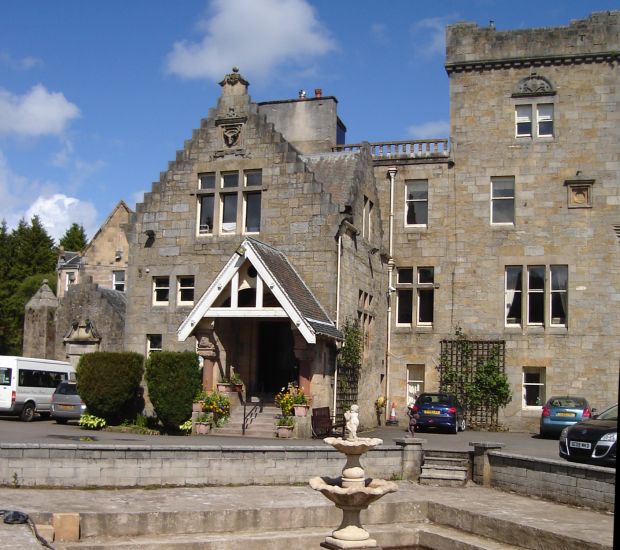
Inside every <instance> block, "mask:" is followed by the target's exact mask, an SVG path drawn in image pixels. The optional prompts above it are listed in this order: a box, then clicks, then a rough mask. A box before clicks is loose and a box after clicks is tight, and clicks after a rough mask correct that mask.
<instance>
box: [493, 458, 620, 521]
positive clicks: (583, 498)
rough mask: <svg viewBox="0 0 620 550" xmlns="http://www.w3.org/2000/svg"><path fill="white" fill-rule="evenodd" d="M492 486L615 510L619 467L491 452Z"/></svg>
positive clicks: (599, 508) (567, 502) (585, 505)
mask: <svg viewBox="0 0 620 550" xmlns="http://www.w3.org/2000/svg"><path fill="white" fill-rule="evenodd" d="M488 458H489V464H490V467H491V487H494V488H498V489H504V490H508V491H514V492H515V493H519V494H522V495H527V496H535V497H541V498H544V499H547V500H554V501H557V502H562V503H564V504H574V505H576V506H584V507H586V508H593V509H597V510H607V511H610V512H613V511H614V506H615V492H616V471H615V470H614V469H611V468H601V467H598V466H587V465H582V464H574V463H570V462H560V461H559V460H545V459H541V458H539V459H534V458H528V457H524V456H519V455H511V454H508V453H500V452H490V453H489V454H488Z"/></svg>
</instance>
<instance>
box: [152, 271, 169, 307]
mask: <svg viewBox="0 0 620 550" xmlns="http://www.w3.org/2000/svg"><path fill="white" fill-rule="evenodd" d="M164 281H165V284H163V283H164ZM163 290H167V291H168V294H167V295H168V298H167V299H166V300H158V299H157V296H158V294H159V292H160V291H163ZM169 303H170V277H167V276H154V277H153V305H154V306H167V305H168V304H169Z"/></svg>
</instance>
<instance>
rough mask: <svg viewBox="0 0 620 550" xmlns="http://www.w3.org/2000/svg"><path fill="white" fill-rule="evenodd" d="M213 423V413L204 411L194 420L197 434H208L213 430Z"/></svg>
mask: <svg viewBox="0 0 620 550" xmlns="http://www.w3.org/2000/svg"><path fill="white" fill-rule="evenodd" d="M212 423H213V414H212V413H202V414H201V415H199V416H198V417H197V418H196V420H194V433H196V435H207V434H208V433H209V432H210V431H211V424H212Z"/></svg>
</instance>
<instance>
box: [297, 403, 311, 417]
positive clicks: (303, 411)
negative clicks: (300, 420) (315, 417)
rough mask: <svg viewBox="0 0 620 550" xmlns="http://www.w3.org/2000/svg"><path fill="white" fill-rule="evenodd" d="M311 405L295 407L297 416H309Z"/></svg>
mask: <svg viewBox="0 0 620 550" xmlns="http://www.w3.org/2000/svg"><path fill="white" fill-rule="evenodd" d="M309 408H310V405H293V410H294V411H295V416H308V409H309Z"/></svg>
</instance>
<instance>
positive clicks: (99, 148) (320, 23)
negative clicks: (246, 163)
mask: <svg viewBox="0 0 620 550" xmlns="http://www.w3.org/2000/svg"><path fill="white" fill-rule="evenodd" d="M516 6H517V4H515V3H514V2H509V1H491V0H469V1H465V0H462V1H457V0H443V1H442V2H423V1H414V0H390V1H389V2H376V1H370V0H210V1H206V0H183V1H182V2H178V1H177V2H175V1H172V0H89V1H84V0H56V1H55V2H52V1H49V0H5V1H3V2H0V22H1V23H0V219H4V220H6V221H7V223H8V225H9V228H13V227H15V225H16V224H17V222H18V221H19V219H20V218H22V217H25V218H26V219H30V218H31V217H32V215H34V214H38V215H39V216H40V217H41V219H42V221H43V223H44V225H45V226H46V228H47V229H48V231H49V233H50V234H51V235H52V236H53V237H55V238H56V239H58V238H60V237H61V236H62V234H63V233H64V231H65V230H66V228H67V227H68V226H69V225H70V224H71V223H72V222H77V223H80V224H82V225H84V227H85V229H86V230H87V233H88V235H89V237H90V236H92V235H93V233H94V232H95V231H96V229H97V228H98V227H99V225H100V224H101V222H102V221H103V220H105V218H106V217H107V216H108V214H109V213H110V212H111V210H112V208H113V207H114V206H115V205H116V203H117V202H118V201H119V200H121V199H123V200H124V201H125V202H127V204H128V205H129V207H130V208H134V207H135V204H136V202H137V201H140V200H141V197H142V194H143V193H144V192H145V191H148V190H150V188H151V184H152V182H153V181H157V180H158V179H159V173H160V171H163V170H165V169H166V167H167V163H168V161H169V160H172V159H174V158H175V152H176V150H177V149H181V148H182V147H183V142H184V141H185V140H186V139H188V138H189V137H190V136H191V133H192V129H194V128H197V127H198V126H199V124H200V119H201V118H203V117H205V116H206V115H207V113H208V110H209V108H210V107H212V106H214V105H215V102H216V101H217V97H218V96H219V91H220V87H219V86H218V84H217V83H218V82H219V81H220V80H221V79H222V77H223V76H224V74H226V73H227V72H230V69H231V67H232V66H233V65H237V66H239V67H240V69H241V73H242V74H243V75H244V76H245V78H246V79H247V80H249V81H250V89H249V90H250V95H251V97H252V99H253V100H254V101H268V100H277V99H291V98H295V97H297V93H298V91H299V90H300V89H306V90H307V91H308V94H309V95H310V96H311V95H312V94H313V90H314V89H315V88H322V90H323V94H324V95H333V96H336V97H337V98H338V114H339V116H340V118H341V119H342V120H343V122H344V123H345V125H346V126H347V129H348V132H347V142H348V143H357V142H360V141H362V140H367V141H383V140H385V141H387V140H399V139H410V138H417V139H423V138H435V137H448V132H449V130H448V123H449V107H448V78H447V76H446V73H445V70H444V68H443V63H444V30H445V26H446V25H447V24H451V23H455V22H457V21H473V22H476V23H478V24H479V25H481V26H486V25H488V24H489V20H494V21H495V26H496V28H497V29H498V30H507V29H518V28H524V27H549V26H561V25H567V24H568V23H569V22H570V20H572V19H582V18H586V17H587V16H588V15H589V14H590V13H591V12H594V11H605V10H609V9H614V8H615V9H618V7H617V4H615V3H614V2H612V1H611V0H607V1H598V0H589V1H587V2H584V1H583V0H579V1H578V0H562V1H561V2H539V1H536V2H535V1H531V0H522V1H521V2H519V3H518V8H517V7H516Z"/></svg>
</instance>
